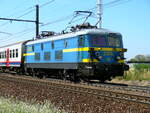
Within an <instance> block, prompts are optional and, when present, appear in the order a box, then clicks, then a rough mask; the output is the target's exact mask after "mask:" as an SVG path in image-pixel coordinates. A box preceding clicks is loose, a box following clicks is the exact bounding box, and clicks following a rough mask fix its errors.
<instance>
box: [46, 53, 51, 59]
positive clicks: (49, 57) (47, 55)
mask: <svg viewBox="0 0 150 113" xmlns="http://www.w3.org/2000/svg"><path fill="white" fill-rule="evenodd" d="M50 59H51V53H50V52H44V60H50Z"/></svg>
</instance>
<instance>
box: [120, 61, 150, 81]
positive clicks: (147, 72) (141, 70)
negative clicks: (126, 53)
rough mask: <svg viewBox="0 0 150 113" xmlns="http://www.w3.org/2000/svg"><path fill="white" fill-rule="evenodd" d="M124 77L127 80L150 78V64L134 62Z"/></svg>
mask: <svg viewBox="0 0 150 113" xmlns="http://www.w3.org/2000/svg"><path fill="white" fill-rule="evenodd" d="M122 79H125V80H140V81H141V80H150V65H149V64H134V65H133V67H132V68H130V70H129V71H127V72H125V74H124V76H123V77H122Z"/></svg>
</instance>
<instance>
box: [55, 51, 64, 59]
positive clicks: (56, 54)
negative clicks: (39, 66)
mask: <svg viewBox="0 0 150 113" xmlns="http://www.w3.org/2000/svg"><path fill="white" fill-rule="evenodd" d="M62 58H63V52H62V50H59V51H55V59H56V60H62Z"/></svg>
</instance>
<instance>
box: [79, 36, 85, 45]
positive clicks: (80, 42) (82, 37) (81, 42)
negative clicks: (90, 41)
mask: <svg viewBox="0 0 150 113" xmlns="http://www.w3.org/2000/svg"><path fill="white" fill-rule="evenodd" d="M79 46H80V47H83V46H84V36H82V35H81V36H80V37H79Z"/></svg>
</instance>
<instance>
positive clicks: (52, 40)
mask: <svg viewBox="0 0 150 113" xmlns="http://www.w3.org/2000/svg"><path fill="white" fill-rule="evenodd" d="M51 46H52V49H54V40H52V44H51Z"/></svg>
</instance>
